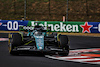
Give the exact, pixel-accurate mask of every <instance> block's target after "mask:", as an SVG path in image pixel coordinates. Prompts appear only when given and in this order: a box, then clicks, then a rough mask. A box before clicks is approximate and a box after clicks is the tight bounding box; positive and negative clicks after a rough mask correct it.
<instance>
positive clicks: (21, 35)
mask: <svg viewBox="0 0 100 67" xmlns="http://www.w3.org/2000/svg"><path fill="white" fill-rule="evenodd" d="M18 33H19V34H21V36H22V41H23V34H22V33H21V32H18Z"/></svg>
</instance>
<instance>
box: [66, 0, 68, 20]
mask: <svg viewBox="0 0 100 67" xmlns="http://www.w3.org/2000/svg"><path fill="white" fill-rule="evenodd" d="M66 21H68V0H67V10H66Z"/></svg>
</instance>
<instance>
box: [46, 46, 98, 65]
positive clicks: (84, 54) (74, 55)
mask: <svg viewBox="0 0 100 67" xmlns="http://www.w3.org/2000/svg"><path fill="white" fill-rule="evenodd" d="M91 52H92V53H91ZM99 52H100V48H98V49H80V50H70V53H69V56H63V57H62V56H57V55H54V56H50V55H45V57H48V58H52V59H57V60H64V61H73V62H80V63H89V64H100V53H99ZM96 53H97V54H96Z"/></svg>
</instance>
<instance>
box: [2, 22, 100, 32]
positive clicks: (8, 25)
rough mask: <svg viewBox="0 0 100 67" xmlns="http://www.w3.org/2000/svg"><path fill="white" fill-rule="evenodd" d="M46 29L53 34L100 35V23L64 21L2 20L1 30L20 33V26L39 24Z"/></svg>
mask: <svg viewBox="0 0 100 67" xmlns="http://www.w3.org/2000/svg"><path fill="white" fill-rule="evenodd" d="M35 22H41V23H40V24H39V25H41V26H44V27H45V28H47V27H51V31H52V32H76V33H100V22H70V21H68V22H62V21H23V20H0V30H2V31H19V26H35V25H37V23H35Z"/></svg>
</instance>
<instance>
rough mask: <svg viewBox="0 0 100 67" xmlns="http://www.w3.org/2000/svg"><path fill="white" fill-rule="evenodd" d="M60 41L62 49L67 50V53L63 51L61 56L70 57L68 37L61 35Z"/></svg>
mask: <svg viewBox="0 0 100 67" xmlns="http://www.w3.org/2000/svg"><path fill="white" fill-rule="evenodd" d="M59 39H60V47H61V48H62V49H63V50H66V52H65V51H63V52H62V53H61V54H62V55H68V54H69V45H68V36H67V35H60V36H59Z"/></svg>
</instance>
